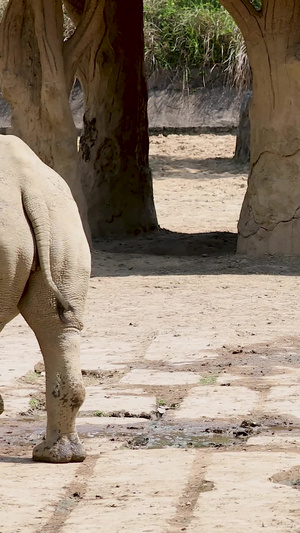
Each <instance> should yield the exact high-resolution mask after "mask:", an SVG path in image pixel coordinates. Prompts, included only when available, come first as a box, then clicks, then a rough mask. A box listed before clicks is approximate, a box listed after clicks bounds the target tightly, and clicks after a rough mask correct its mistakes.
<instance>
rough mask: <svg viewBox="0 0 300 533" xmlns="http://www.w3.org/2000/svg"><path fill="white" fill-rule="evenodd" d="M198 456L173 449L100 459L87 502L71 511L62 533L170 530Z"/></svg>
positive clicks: (127, 452) (129, 452) (130, 452)
mask: <svg viewBox="0 0 300 533" xmlns="http://www.w3.org/2000/svg"><path fill="white" fill-rule="evenodd" d="M193 457H194V452H193V451H192V452H186V451H182V450H172V449H169V450H136V451H133V450H117V451H115V452H113V453H108V454H103V456H102V457H100V459H98V460H97V463H96V467H95V470H94V473H93V475H92V476H91V478H90V480H89V483H88V489H87V491H86V494H85V496H84V499H83V501H81V502H80V503H79V505H78V506H77V507H76V509H74V510H73V511H72V512H71V514H70V516H69V517H68V518H67V520H66V523H65V525H64V527H63V528H62V529H61V530H60V532H61V533H74V531H76V532H79V531H80V532H81V531H87V532H88V533H99V532H103V533H120V532H124V533H162V532H163V531H167V529H168V520H170V519H171V518H172V517H173V515H174V514H175V513H176V506H177V504H178V496H179V495H180V494H181V492H182V489H183V487H184V485H185V483H186V481H187V477H188V475H189V471H190V468H191V465H192V464H193ZM116 464H117V465H118V468H117V469H116Z"/></svg>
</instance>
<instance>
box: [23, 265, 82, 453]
mask: <svg viewBox="0 0 300 533" xmlns="http://www.w3.org/2000/svg"><path fill="white" fill-rule="evenodd" d="M42 299H43V301H41V300H42ZM82 307H83V306H82ZM19 308H20V311H21V313H22V315H23V316H24V318H25V320H26V321H27V322H28V324H29V325H30V327H31V328H32V329H33V331H34V332H35V335H36V337H37V339H38V342H39V345H40V348H41V351H42V354H43V357H44V362H45V371H46V408H47V431H46V438H45V440H44V441H43V442H41V443H40V444H38V445H37V446H36V447H35V448H34V451H33V459H34V460H35V461H44V462H52V463H67V462H71V461H83V460H84V458H85V452H84V449H83V447H82V445H81V443H80V441H79V438H78V435H77V432H76V428H75V419H76V415H77V413H78V410H79V408H80V407H81V405H82V403H83V401H84V397H85V390H84V386H83V382H82V376H81V369H80V361H79V351H80V318H81V317H80V316H79V315H81V314H82V309H79V310H76V311H73V310H72V311H68V312H67V313H66V317H65V318H66V321H65V322H63V321H62V320H61V319H60V318H59V314H58V312H57V306H56V305H55V304H54V303H53V297H52V295H51V293H49V290H47V287H45V286H44V280H43V277H42V275H41V272H40V271H38V272H35V273H34V274H33V275H32V279H30V281H29V284H28V290H27V291H26V294H25V295H24V297H23V298H22V300H21V302H20V304H19Z"/></svg>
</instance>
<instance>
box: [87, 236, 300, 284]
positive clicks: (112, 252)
mask: <svg viewBox="0 0 300 533" xmlns="http://www.w3.org/2000/svg"><path fill="white" fill-rule="evenodd" d="M236 244H237V234H236V233H230V232H210V233H192V234H190V233H177V232H172V231H168V230H162V229H161V230H159V231H157V232H154V233H150V234H147V235H139V236H137V237H130V238H126V239H123V240H117V239H108V238H103V239H98V240H95V241H94V243H93V252H94V254H93V256H94V257H93V259H94V260H93V271H92V276H93V277H98V276H100V277H105V276H108V277H112V276H118V277H119V276H135V275H138V276H163V275H187V276H188V275H219V274H237V275H249V274H266V275H281V276H298V275H299V258H298V257H297V256H294V257H293V256H264V257H248V256H243V255H236V253H235V252H236Z"/></svg>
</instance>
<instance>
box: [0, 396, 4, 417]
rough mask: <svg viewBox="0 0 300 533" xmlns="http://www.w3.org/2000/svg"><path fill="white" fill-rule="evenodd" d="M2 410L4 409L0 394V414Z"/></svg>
mask: <svg viewBox="0 0 300 533" xmlns="http://www.w3.org/2000/svg"><path fill="white" fill-rule="evenodd" d="M3 411H4V403H3V399H2V396H1V394H0V415H1V413H3Z"/></svg>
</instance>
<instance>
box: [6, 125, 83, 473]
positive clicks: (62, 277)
mask: <svg viewBox="0 0 300 533" xmlns="http://www.w3.org/2000/svg"><path fill="white" fill-rule="evenodd" d="M89 276H90V251H89V247H88V244H87V241H86V238H85V235H84V232H83V229H82V225H81V220H80V217H79V214H78V209H77V206H76V204H75V202H74V200H73V198H72V195H71V193H70V190H69V187H68V186H67V184H66V183H65V182H64V180H63V179H62V178H61V177H60V176H59V175H58V174H56V172H54V171H53V170H52V169H50V168H49V167H47V166H46V165H45V164H44V163H42V161H41V160H40V159H39V158H38V157H37V156H36V155H35V154H34V153H33V152H32V150H31V149H30V148H29V147H28V146H27V145H26V144H25V143H23V141H21V140H20V139H18V138H17V137H13V136H10V135H9V136H5V135H0V331H1V330H2V329H3V328H4V326H5V325H6V324H7V323H8V322H9V321H10V320H12V319H13V318H14V317H15V316H16V315H17V314H18V313H19V312H20V313H21V314H22V315H23V317H24V318H25V320H26V322H27V323H28V324H29V326H30V327H31V328H32V330H33V331H34V333H35V335H36V337H37V340H38V342H39V345H40V348H41V351H42V354H43V357H44V361H45V370H46V407H47V432H46V439H45V440H44V441H43V442H42V443H41V444H39V445H37V446H36V447H35V448H34V451H33V459H34V460H36V461H46V462H53V463H62V462H64V463H65V462H70V461H82V460H83V459H84V458H85V452H84V449H83V447H82V445H81V443H80V441H79V439H78V435H77V433H76V429H75V417H76V414H77V412H78V410H79V408H80V406H81V405H82V403H83V401H84V396H85V392H84V387H83V384H82V377H81V370H80V362H79V349H80V330H81V329H82V315H83V309H84V304H85V299H86V294H87V289H88V282H89ZM0 360H1V354H0ZM3 408H4V406H3V401H2V398H1V396H0V413H1V412H2V411H3Z"/></svg>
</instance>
